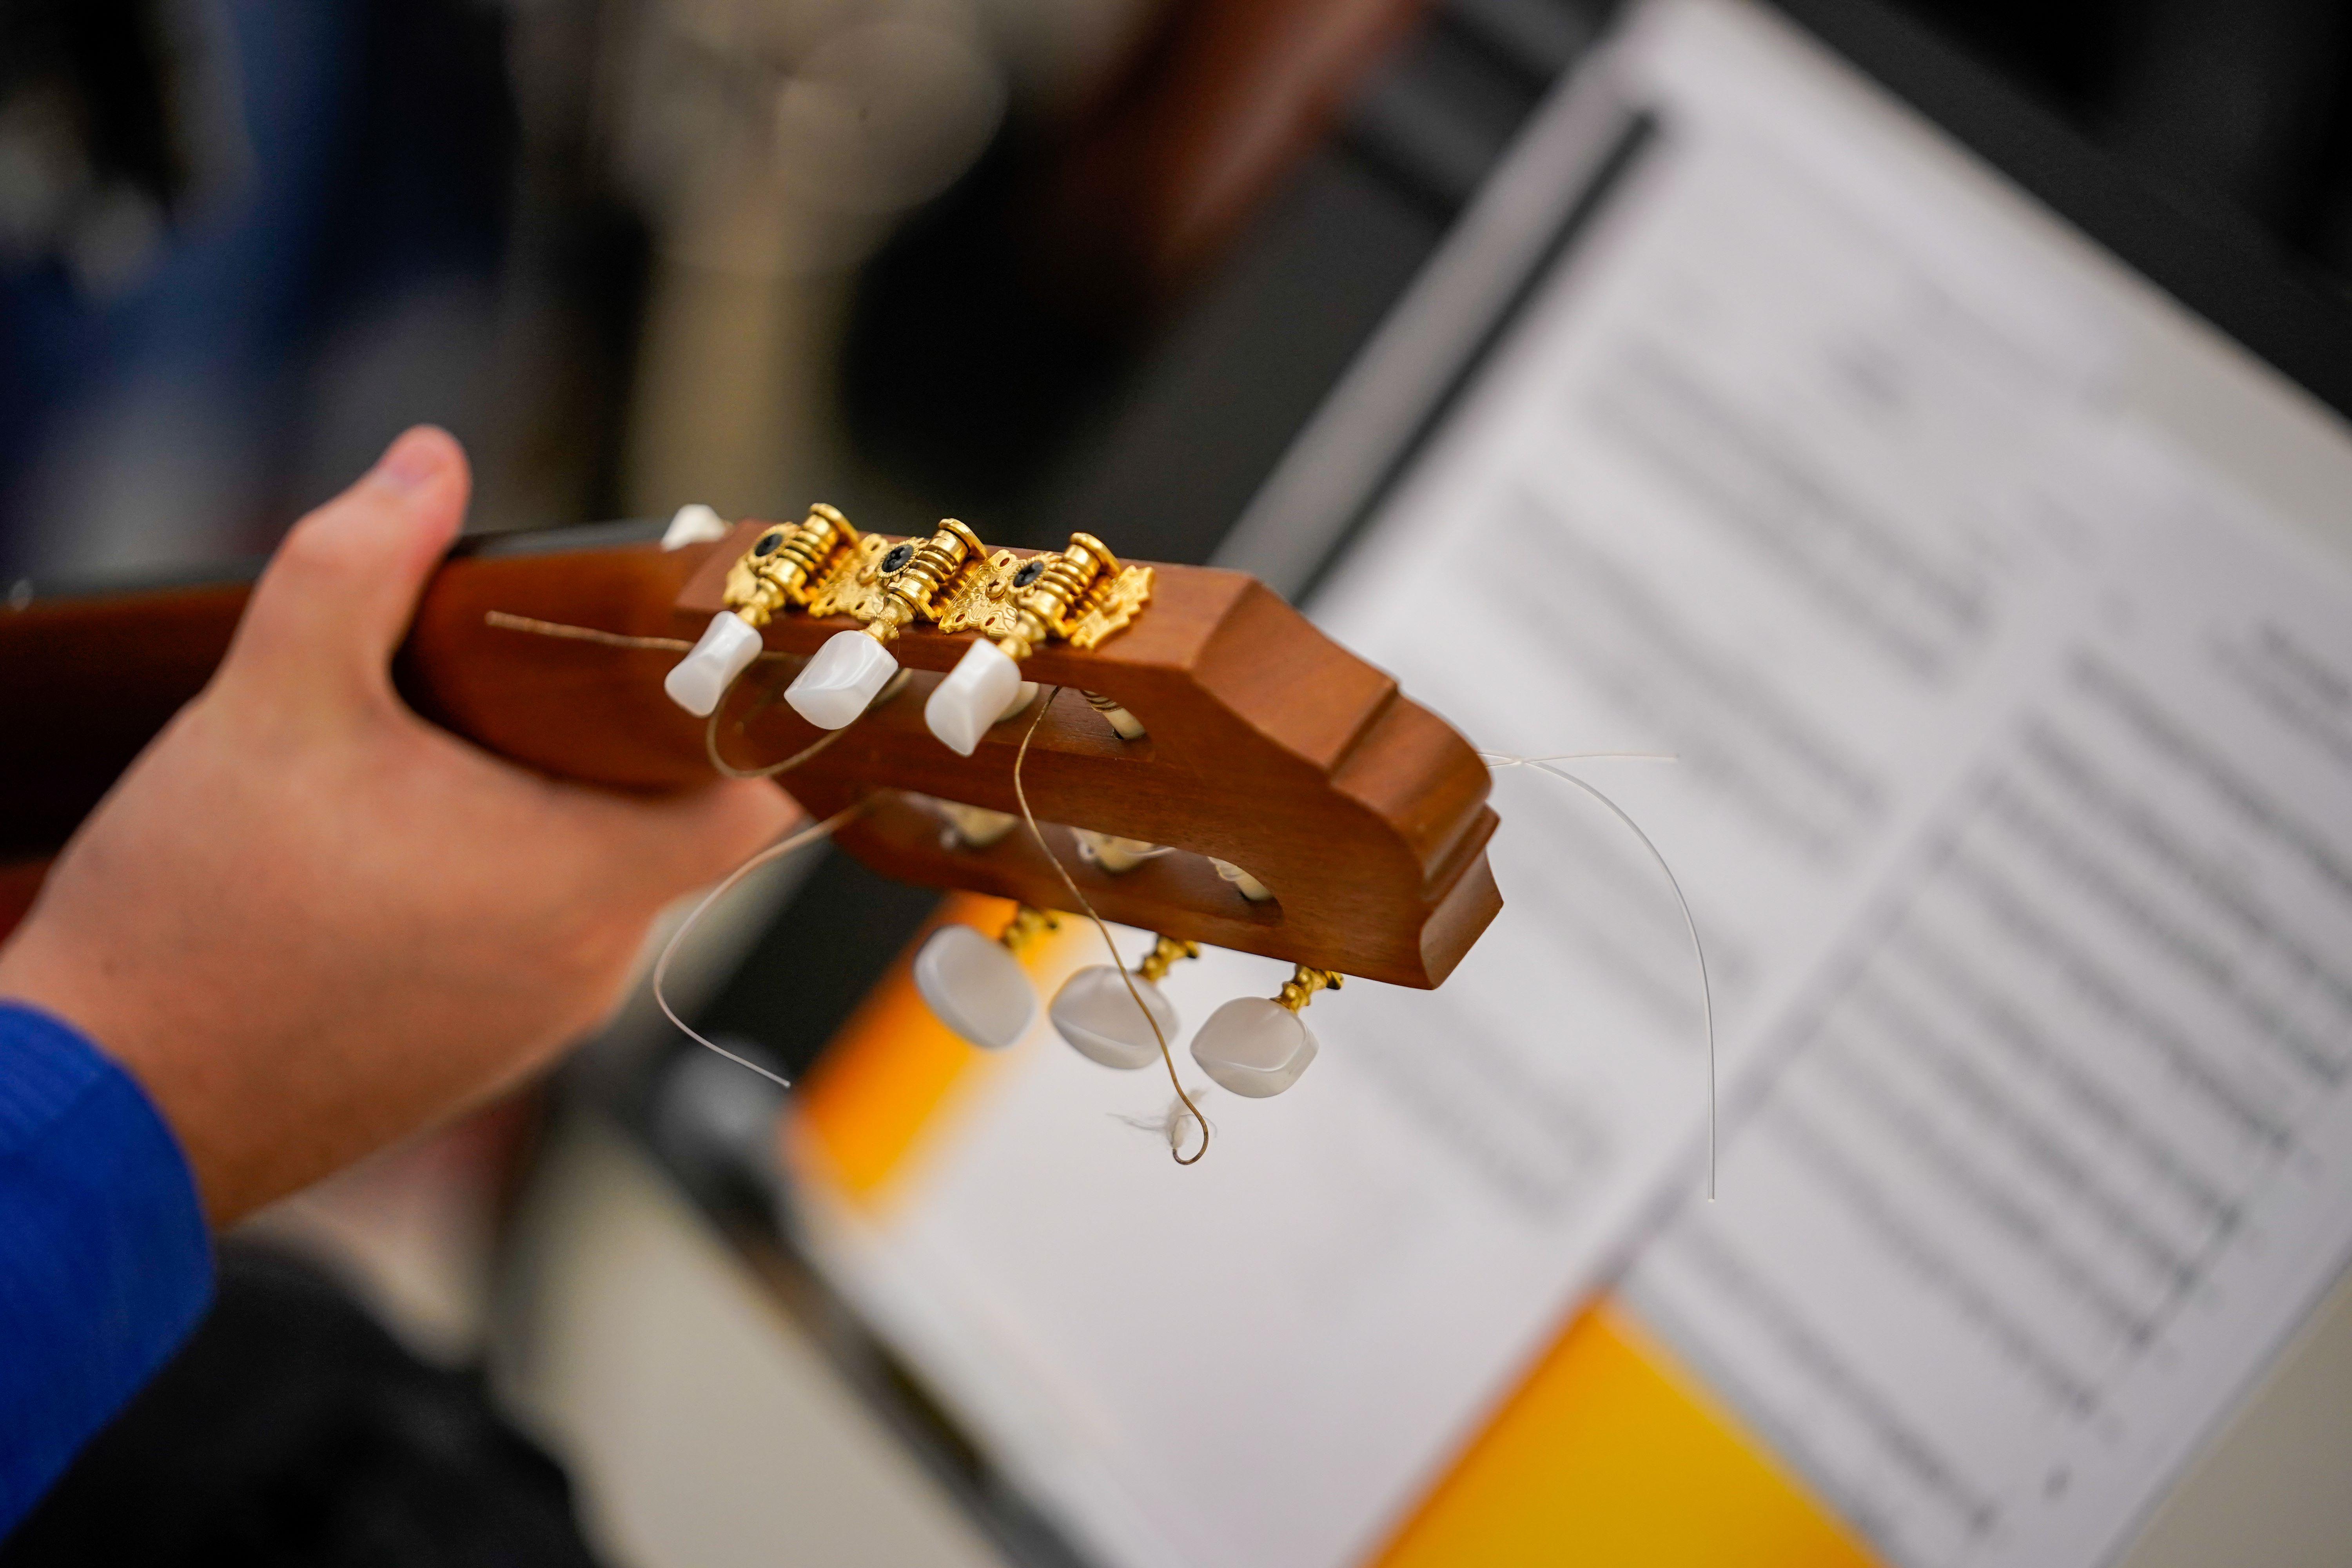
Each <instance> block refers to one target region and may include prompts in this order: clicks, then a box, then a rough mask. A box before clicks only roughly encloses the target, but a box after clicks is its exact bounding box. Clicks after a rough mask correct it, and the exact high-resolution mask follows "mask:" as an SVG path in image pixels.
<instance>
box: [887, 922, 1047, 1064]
mask: <svg viewBox="0 0 2352 1568" xmlns="http://www.w3.org/2000/svg"><path fill="white" fill-rule="evenodd" d="M915 989H916V990H917V991H918V992H919V993H921V994H922V998H923V1002H924V1005H927V1006H929V1008H930V1010H931V1013H932V1016H935V1017H937V1018H938V1019H939V1021H940V1023H942V1024H945V1025H946V1026H948V1027H949V1028H950V1029H952V1030H954V1031H955V1032H956V1033H957V1034H958V1035H960V1036H961V1037H963V1038H965V1039H967V1040H970V1041H971V1043H972V1044H973V1045H975V1046H980V1047H983V1048H985V1049H988V1050H992V1051H1001V1050H1003V1048H1004V1047H1007V1046H1010V1045H1013V1043H1015V1042H1016V1041H1018V1040H1019V1039H1020V1038H1021V1037H1022V1036H1024V1035H1025V1034H1027V1033H1028V1032H1029V1028H1030V1026H1031V1025H1033V1024H1034V1023H1035V1022H1036V1021H1037V988H1036V986H1034V984H1030V980H1029V972H1028V971H1027V970H1025V969H1024V968H1022V967H1021V961H1020V960H1019V959H1017V958H1014V957H1013V954H1011V953H1010V952H1006V951H1005V950H1004V945H1003V943H1002V942H991V941H990V940H989V939H988V938H986V937H984V936H982V935H981V934H980V932H978V931H974V930H972V929H971V927H970V926H966V925H951V926H941V927H940V929H939V930H937V931H933V932H932V933H931V934H930V938H929V941H927V942H924V943H923V945H922V949H921V951H920V952H917V953H916V954H915Z"/></svg>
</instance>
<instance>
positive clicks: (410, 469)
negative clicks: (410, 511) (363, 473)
mask: <svg viewBox="0 0 2352 1568" xmlns="http://www.w3.org/2000/svg"><path fill="white" fill-rule="evenodd" d="M439 447H440V443H439V442H437V441H436V440H434V439H433V437H431V436H429V435H427V434H426V433H425V431H423V430H421V429H418V430H411V431H409V432H408V433H407V434H406V435H404V436H403V437H400V439H399V440H397V441H394V443H393V444H392V445H391V446H390V447H386V448H385V449H384V454H383V457H381V458H377V459H376V465H375V471H374V472H373V474H372V475H371V476H370V477H371V478H373V479H374V480H375V481H376V482H377V483H379V484H381V485H383V486H384V487H385V488H386V489H394V490H397V491H399V492H400V493H401V494H403V495H411V494H414V493H415V492H416V491H417V490H420V489H424V488H425V486H426V485H428V484H430V483H432V482H433V480H434V479H435V478H436V476H438V475H439V474H440V472H441V453H440V450H439Z"/></svg>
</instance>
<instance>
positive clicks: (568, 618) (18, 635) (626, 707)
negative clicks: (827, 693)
mask: <svg viewBox="0 0 2352 1568" xmlns="http://www.w3.org/2000/svg"><path fill="white" fill-rule="evenodd" d="M659 531H660V528H659V525H658V524H646V523H620V524H610V523H599V524H593V525H590V526H587V527H583V528H572V529H558V530H551V531H547V532H545V533H539V534H530V535H515V536H505V537H500V536H488V537H484V538H480V539H476V540H468V541H466V542H462V543H461V544H460V545H459V547H458V548H457V550H456V551H455V552H452V554H451V556H450V559H449V560H448V561H446V563H443V564H442V566H441V567H440V569H439V570H438V571H437V572H436V574H435V575H434V577H433V580H432V583H431V584H430V585H429V586H428V587H427V588H426V590H425V595H424V598H423V599H422V601H421V602H420V604H419V605H418V608H417V614H416V619H415V624H414V625H413V626H412V627H411V629H410V633H409V637H408V639H407V642H406V644H405V645H404V647H403V648H402V650H401V655H400V659H399V663H398V667H397V668H398V676H399V681H400V687H401V690H402V693H403V695H404V696H405V697H406V698H407V699H408V700H409V702H410V703H411V704H412V705H413V706H415V708H416V709H417V710H418V711H420V712H422V713H424V714H425V715H426V716H427V717H430V718H432V719H434V720H436V721H439V722H441V723H442V724H444V725H446V727H447V728H449V729H451V730H453V731H457V733H459V734H462V735H464V736H466V737H467V739H469V740H472V741H474V742H478V743H479V744H481V745H483V746H486V747H487V748H488V749H489V750H491V751H494V752H499V753H500V754H501V755H504V756H508V757H511V758H513V759H515V760H516V761H519V762H525V763H530V764H531V765H533V766H535V767H539V768H541V769H542V770H544V771H546V772H549V773H556V774H559V775H561V776H562V777H566V778H575V779H582V780H585V781H588V782H592V783H598V784H614V785H618V786H622V787H633V788H665V787H674V786H677V785H679V784H688V783H692V782H696V781H698V780H702V779H707V778H709V773H710V770H709V763H707V762H706V761H705V760H704V758H703V752H702V739H701V731H700V726H698V724H697V723H695V722H694V721H692V720H691V719H689V718H688V717H687V716H686V715H685V714H683V713H680V712H679V711H678V710H677V709H676V708H675V707H673V706H671V705H670V704H669V703H668V702H667V701H666V700H663V698H662V695H661V676H662V672H663V671H664V670H665V669H667V668H668V667H669V665H670V664H671V663H673V662H675V661H676V659H677V655H676V654H675V653H672V652H666V651H663V650H660V649H650V650H643V651H638V650H627V649H605V648H600V649H598V653H599V655H600V657H598V658H594V659H593V660H583V659H581V658H578V657H577V656H576V652H575V651H574V650H572V649H571V648H569V647H564V646H562V645H556V646H555V647H549V646H547V645H548V644H550V642H551V639H549V638H545V637H532V636H530V635H528V634H523V633H518V632H515V631H511V630H506V629H502V628H500V627H499V626H494V625H492V624H490V622H489V620H488V612H489V611H492V610H501V611H505V612H507V613H509V614H512V615H519V616H535V617H538V618H541V619H545V620H549V621H556V622H562V623H564V624H567V625H580V626H597V627H603V628H605V629H608V630H611V631H614V632H620V633H625V634H634V635H638V636H650V637H681V636H683V637H688V638H691V637H693V636H694V635H695V633H696V631H698V629H699V627H698V625H697V624H696V623H697V617H695V616H690V615H685V614H682V613H681V612H680V611H678V610H677V607H676V605H677V597H678V594H679V592H680V590H681V589H682V588H683V587H684V585H685V584H686V582H687V580H688V578H689V577H690V576H691V575H692V574H693V572H694V570H695V568H696V567H697V566H698V564H699V563H700V561H701V557H702V556H703V554H704V553H706V552H704V551H701V550H686V551H676V552H663V551H662V550H661V549H660V548H659V546H658V545H657V544H656V543H655V542H654V541H655V539H656V538H657V536H658V534H659ZM256 570H257V568H256V567H247V568H244V569H241V570H240V569H236V568H230V569H227V570H225V571H223V572H222V573H221V574H218V575H216V576H214V577H210V578H207V579H205V580H202V581H194V582H187V581H182V582H174V583H168V584H149V585H139V586H131V587H118V588H114V589H111V590H108V591H89V590H81V589H75V588H67V589H63V590H60V591H58V592H55V593H47V592H43V591H41V590H40V588H39V586H38V584H36V585H35V589H34V591H33V592H32V594H31V595H29V596H27V595H26V594H25V593H24V592H23V591H22V590H19V591H18V593H17V594H16V595H14V596H12V598H11V599H10V600H9V601H8V603H7V604H6V605H5V607H0V672H5V678H0V734H5V736H6V737H7V744H6V745H5V747H0V861H11V860H26V859H36V858H40V857H43V856H46V855H49V854H52V853H54V852H55V851H56V850H57V849H58V847H60V846H61V845H63V844H64V842H65V841H66V839H67V838H68V837H70V836H71V834H72V832H73V830H74V828H75V826H77V825H78V824H79V822H80V821H81V819H82V818H83V817H84V816H88V815H89V811H90V808H91V807H93V806H94V805H97V804H98V801H99V799H100V796H102V795H104V794H105V793H106V791H107V789H108V788H109V787H110V785H111V784H113V782H114V781H115V779H116V778H118V777H120V776H121V773H122V770H123V769H124V768H126V767H128V766H129V765H130V764H131V759H132V758H134V757H136V756H137V755H138V754H139V752H140V751H141V749H142V748H143V747H144V746H145V745H146V744H147V742H150V741H152V739H154V737H155V735H156V734H157V733H158V732H159V731H161V730H162V729H163V726H164V725H165V724H166V723H168V722H170V721H171V718H172V716H173V714H174V713H176V712H178V711H179V710H180V709H181V707H183V706H184V704H185V703H186V702H187V701H188V700H190V699H191V698H193V697H194V696H195V695H196V693H197V692H198V691H200V690H202V689H204V685H205V682H206V681H207V680H209V679H211V678H212V673H213V671H214V670H215V668H218V667H219V665H220V661H221V658H222V657H223V655H225V654H226V652H227V650H228V644H229V638H230V637H231V636H232V635H233V634H234V633H235V631H236V622H237V618H238V616H241V615H242V614H243V613H244V611H245V602H246V597H247V594H248V592H249V591H250V589H251V586H252V579H253V576H254V575H255V572H256ZM567 654H570V655H572V657H568V658H567V657H565V656H566V655H567ZM616 674H617V675H619V676H620V679H615V676H616Z"/></svg>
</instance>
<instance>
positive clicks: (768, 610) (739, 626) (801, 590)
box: [662, 501, 888, 719]
mask: <svg viewBox="0 0 2352 1568" xmlns="http://www.w3.org/2000/svg"><path fill="white" fill-rule="evenodd" d="M689 511H692V512H697V513H704V512H709V508H708V507H703V508H699V509H696V508H686V509H682V510H680V512H679V514H678V518H677V519H676V520H673V522H672V528H673V530H674V531H678V530H680V529H682V528H684V527H685V526H686V525H687V523H688V521H690V522H691V524H692V528H693V529H694V530H696V531H707V529H708V525H709V521H713V520H715V518H716V514H715V513H714V514H711V517H710V518H709V519H706V518H703V517H701V516H699V515H697V516H696V517H695V518H693V519H691V520H688V512H689ZM859 542H860V541H859V537H858V532H857V530H856V529H855V528H853V527H851V526H850V522H849V520H848V519H847V518H845V517H844V516H842V515H841V513H840V511H839V510H836V509H835V508H833V507H830V506H827V505H826V504H825V503H824V502H823V501H819V502H817V503H816V504H815V505H814V506H812V507H810V508H809V512H808V516H807V517H805V518H803V519H802V520H801V521H799V522H779V523H775V524H773V525H772V526H770V527H769V528H767V529H766V530H764V531H761V534H760V537H759V538H757V539H755V540H753V541H752V542H751V548H750V549H749V550H747V551H745V552H743V555H742V558H741V559H740V560H738V561H737V562H736V563H734V565H733V566H731V567H730V568H729V569H728V573H727V588H726V602H727V608H725V609H723V610H721V611H719V614H717V615H716V616H712V617H711V618H710V625H709V626H708V627H706V628H705V629H704V631H703V634H702V637H701V639H700V640H699V641H698V642H697V643H696V644H695V645H694V647H693V649H692V651H690V652H688V654H687V656H686V657H685V658H682V659H680V660H678V662H677V664H676V665H675V666H673V667H672V668H671V669H670V672H669V674H668V675H667V677H665V678H664V679H663V680H662V689H663V690H665V691H667V692H668V693H669V696H670V700H672V701H673V702H676V703H677V705H678V706H679V707H681V708H683V709H685V710H687V711H688V712H689V713H691V714H693V715H694V716H695V717H697V718H698V719H707V718H709V716H710V714H711V713H712V712H713V711H715V710H717V708H718V707H719V699H720V698H722V697H724V696H725V695H726V694H727V689H728V688H729V687H730V686H731V685H733V684H734V682H735V678H736V677H737V676H739V675H740V674H742V673H743V671H744V670H745V669H747V668H750V666H751V661H752V660H753V659H755V658H759V657H760V646H761V643H760V628H761V626H766V625H767V624H768V622H769V621H770V620H771V619H772V618H773V617H774V616H777V615H778V614H780V613H782V611H784V610H785V609H788V608H798V607H803V606H805V605H807V604H808V603H809V601H810V599H811V598H812V597H813V596H814V595H816V594H817V593H818V592H820V591H821V590H822V588H823V587H824V584H826V583H827V582H828V580H829V579H830V578H832V577H833V576H834V575H835V574H836V573H837V571H838V569H839V568H840V566H841V565H842V564H843V563H845V560H846V559H847V558H848V557H849V556H850V555H851V554H852V553H853V552H856V549H857V547H858V545H859ZM884 679H888V676H887V672H886V674H885V676H884ZM867 695H868V696H869V697H870V696H871V695H872V693H870V692H869V693H867ZM853 717H855V715H853Z"/></svg>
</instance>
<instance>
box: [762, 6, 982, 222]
mask: <svg viewBox="0 0 2352 1568" xmlns="http://www.w3.org/2000/svg"><path fill="white" fill-rule="evenodd" d="M877 12H878V13H879V15H876V13H877ZM854 14H856V15H859V16H860V17H861V19H860V20H859V21H857V22H855V23H852V24H851V25H850V26H845V27H844V28H842V29H841V30H840V31H838V32H835V33H832V34H830V35H828V36H827V37H824V39H823V40H821V41H820V42H819V43H818V44H817V45H816V46H815V47H814V48H812V49H811V50H809V52H808V53H807V54H806V55H805V56H804V57H803V58H802V59H801V60H800V61H799V63H798V65H797V67H796V68H794V69H793V72H792V74H791V75H790V76H788V77H786V78H785V79H784V81H783V83H782V87H781V88H780V89H778V91H777V94H776V101H775V136H776V154H777V159H778V162H779V163H781V164H782V165H783V166H784V167H786V168H789V169H792V170H793V171H794V172H795V173H796V174H798V175H799V176H800V177H801V178H802V179H803V180H804V181H805V182H806V183H807V189H808V191H809V194H810V195H812V196H813V197H814V199H815V201H816V202H817V203H818V204H819V205H824V206H828V207H832V208H835V209H836V210H838V211H842V212H849V213H869V214H878V213H892V212H899V211H903V210H905V209H906V208H908V207H911V206H913V205H917V204H918V203H919V202H924V201H928V200H929V199H930V198H931V197H932V196H935V195H939V193H940V192H941V191H943V190H945V189H946V188H947V187H948V185H949V184H950V182H951V181H953V180H954V179H955V177H956V176H957V175H958V174H961V173H963V171H964V170H965V169H966V168H968V167H970V166H971V162H972V160H973V159H975V158H977V157H979V156H980V153H981V151H982V149H983V148H985V147H986V146H987V145H988V141H989V138H990V137H991V136H992V135H994V134H995V132H996V125H997V121H999V120H1000V119H1002V118H1003V113H1004V97H1005V94H1004V82H1003V77H1002V75H1001V74H1000V72H999V70H998V68H997V66H996V62H995V61H994V60H992V59H991V58H989V56H988V55H987V53H986V52H985V51H984V49H983V48H982V47H981V44H980V42H979V40H978V39H977V38H976V37H974V36H973V33H972V31H971V29H970V28H969V27H968V26H959V25H958V23H959V22H960V21H961V18H960V17H958V16H956V15H955V13H954V11H953V10H952V9H951V8H948V7H916V6H910V5H899V6H897V7H887V6H872V7H867V6H860V7H857V8H856V13H854Z"/></svg>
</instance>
